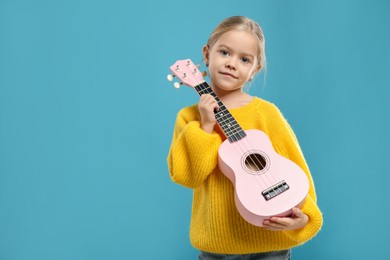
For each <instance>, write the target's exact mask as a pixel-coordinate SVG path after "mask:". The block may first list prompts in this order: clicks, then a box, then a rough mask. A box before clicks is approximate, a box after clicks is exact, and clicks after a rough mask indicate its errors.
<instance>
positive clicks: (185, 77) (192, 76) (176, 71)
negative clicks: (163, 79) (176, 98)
mask: <svg viewBox="0 0 390 260" xmlns="http://www.w3.org/2000/svg"><path fill="white" fill-rule="evenodd" d="M169 68H170V70H171V72H172V73H173V75H171V74H169V75H168V77H167V79H168V80H169V81H172V80H173V78H174V77H177V78H178V79H179V80H180V83H178V82H175V83H174V86H175V88H179V87H180V85H181V84H184V85H187V86H189V87H192V88H194V87H195V86H197V85H199V84H201V83H203V82H205V80H204V79H203V77H204V76H206V75H207V73H206V74H204V73H201V72H200V71H199V69H198V66H196V65H195V64H194V63H193V62H192V61H191V60H190V59H186V60H178V61H176V62H175V63H174V64H173V65H172V66H171V67H169Z"/></svg>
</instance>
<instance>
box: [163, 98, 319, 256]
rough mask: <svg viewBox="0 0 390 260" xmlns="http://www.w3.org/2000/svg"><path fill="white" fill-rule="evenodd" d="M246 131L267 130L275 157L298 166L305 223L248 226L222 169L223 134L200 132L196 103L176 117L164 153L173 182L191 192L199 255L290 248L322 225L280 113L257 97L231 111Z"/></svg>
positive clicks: (291, 135) (298, 152) (297, 150)
mask: <svg viewBox="0 0 390 260" xmlns="http://www.w3.org/2000/svg"><path fill="white" fill-rule="evenodd" d="M229 111H230V112H231V114H232V115H233V117H234V118H235V119H236V121H237V122H238V123H239V124H240V126H241V127H242V128H243V129H244V130H248V129H259V130H261V131H263V132H265V133H266V134H267V135H268V136H269V138H270V139H271V141H272V144H273V146H274V148H275V150H276V152H278V153H279V154H281V155H282V156H285V157H287V158H289V159H290V160H292V161H294V162H295V163H297V164H298V165H299V166H300V167H301V168H302V169H303V170H304V171H305V172H306V174H307V176H308V178H309V182H310V189H309V194H308V196H307V198H306V202H305V204H304V206H303V209H302V210H303V212H304V213H305V214H306V215H308V216H309V222H308V224H307V225H306V226H305V227H304V228H302V229H298V230H288V231H269V230H266V229H264V228H262V227H257V226H254V225H251V224H249V223H248V222H246V221H245V220H244V219H243V218H242V217H241V215H240V214H239V213H238V211H237V209H236V207H235V203H234V187H233V185H232V183H231V182H230V181H229V179H228V178H227V177H225V176H224V175H223V173H222V172H221V171H220V169H219V167H218V165H217V163H218V148H219V146H220V144H221V143H222V141H223V140H225V136H224V135H223V134H222V133H221V132H220V130H219V128H218V126H216V127H215V130H214V132H213V133H212V134H208V133H206V132H204V131H203V130H202V129H201V128H200V114H199V111H198V108H197V105H193V106H190V107H186V108H183V109H182V110H181V111H180V112H179V113H178V115H177V119H176V124H175V128H174V133H173V140H172V144H171V148H170V151H169V155H168V168H169V171H170V176H171V178H172V180H173V181H174V182H176V183H178V184H181V185H183V186H186V187H189V188H192V189H193V191H194V192H193V204H192V218H191V227H190V239H191V243H192V245H193V246H194V247H195V248H197V249H199V250H203V251H208V252H214V253H220V254H249V253H257V252H268V251H276V250H283V249H288V248H292V247H294V246H297V245H300V244H303V243H305V242H306V241H308V240H309V239H311V238H312V237H314V236H315V235H316V234H317V232H318V231H319V230H320V229H321V226H322V214H321V212H320V210H319V208H318V206H317V204H316V201H317V198H316V193H315V188H314V184H313V180H312V177H311V175H310V171H309V168H308V166H307V164H306V161H305V159H304V157H303V154H302V152H301V149H300V147H299V144H298V141H297V139H296V137H295V135H294V133H293V131H292V129H291V127H290V126H289V124H288V123H287V121H286V120H285V119H284V117H283V115H282V114H281V113H280V111H279V109H278V108H277V107H276V106H275V105H273V104H272V103H270V102H267V101H265V100H262V99H260V98H255V99H254V100H253V101H252V102H250V103H249V104H248V105H246V106H244V107H241V108H235V109H229Z"/></svg>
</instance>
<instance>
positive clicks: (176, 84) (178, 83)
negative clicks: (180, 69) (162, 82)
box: [173, 82, 183, 88]
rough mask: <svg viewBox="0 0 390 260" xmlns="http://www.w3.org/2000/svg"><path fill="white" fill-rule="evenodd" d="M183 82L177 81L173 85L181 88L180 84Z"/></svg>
mask: <svg viewBox="0 0 390 260" xmlns="http://www.w3.org/2000/svg"><path fill="white" fill-rule="evenodd" d="M182 84H183V83H181V82H175V83H173V86H174V87H175V88H180V86H181V85H182Z"/></svg>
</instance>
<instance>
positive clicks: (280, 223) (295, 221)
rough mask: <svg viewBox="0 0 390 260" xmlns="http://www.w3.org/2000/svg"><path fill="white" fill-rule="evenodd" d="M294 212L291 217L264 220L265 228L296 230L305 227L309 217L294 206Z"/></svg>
mask: <svg viewBox="0 0 390 260" xmlns="http://www.w3.org/2000/svg"><path fill="white" fill-rule="evenodd" d="M292 210H293V214H292V216H290V217H272V218H271V219H269V220H264V222H263V225H264V228H266V229H269V230H294V229H299V228H303V227H304V226H305V225H306V224H307V222H309V217H308V216H307V215H305V214H304V213H303V212H302V211H301V210H300V209H299V208H293V209H292Z"/></svg>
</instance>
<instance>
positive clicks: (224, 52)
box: [219, 50, 229, 56]
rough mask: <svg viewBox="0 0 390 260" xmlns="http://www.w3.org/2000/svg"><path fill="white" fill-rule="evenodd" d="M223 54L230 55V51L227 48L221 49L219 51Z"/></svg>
mask: <svg viewBox="0 0 390 260" xmlns="http://www.w3.org/2000/svg"><path fill="white" fill-rule="evenodd" d="M219 52H220V53H221V54H222V55H223V56H227V55H229V52H228V51H227V50H220V51H219Z"/></svg>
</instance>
